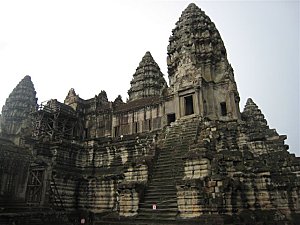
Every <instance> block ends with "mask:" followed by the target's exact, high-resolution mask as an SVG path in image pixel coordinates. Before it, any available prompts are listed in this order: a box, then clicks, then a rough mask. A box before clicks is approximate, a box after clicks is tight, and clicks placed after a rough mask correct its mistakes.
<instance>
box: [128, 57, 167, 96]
mask: <svg viewBox="0 0 300 225" xmlns="http://www.w3.org/2000/svg"><path fill="white" fill-rule="evenodd" d="M130 84H131V87H130V89H129V90H128V95H129V101H133V100H136V99H140V98H145V97H151V96H157V95H160V94H161V93H162V90H163V88H164V87H165V86H166V81H165V79H164V77H163V74H162V72H161V71H160V68H159V66H158V65H157V63H156V62H155V60H154V59H153V57H152V55H151V53H150V52H149V51H147V52H146V53H145V55H144V57H143V58H142V60H141V62H140V63H139V66H138V67H137V69H136V72H135V73H134V74H133V79H132V81H131V82H130Z"/></svg>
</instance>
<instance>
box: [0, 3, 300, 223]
mask: <svg viewBox="0 0 300 225" xmlns="http://www.w3.org/2000/svg"><path fill="white" fill-rule="evenodd" d="M167 63H168V73H169V83H170V87H167V86H166V82H165V80H164V78H163V74H162V73H161V72H160V69H159V67H158V65H157V64H156V63H155V61H154V59H153V58H152V56H151V54H150V53H149V52H147V53H146V54H145V56H144V57H143V59H142V61H141V62H140V64H139V67H138V68H137V70H136V73H135V74H134V75H133V80H132V81H131V87H130V89H129V91H128V93H129V101H128V102H123V100H122V97H121V96H118V97H117V98H116V99H115V100H114V101H113V102H110V101H108V99H107V95H106V92H105V91H101V92H100V93H99V94H98V95H96V96H95V97H94V98H91V99H87V100H85V99H81V98H80V97H79V95H78V94H76V92H75V90H74V89H70V91H69V92H68V95H67V97H66V99H65V101H64V103H61V102H59V101H57V100H55V99H52V100H50V101H49V102H47V103H46V104H45V105H41V106H40V107H39V108H37V107H36V98H35V91H34V88H33V84H32V82H31V80H30V77H28V76H26V77H25V78H24V79H23V80H22V81H21V82H20V83H19V85H18V86H17V87H16V89H15V90H14V91H13V92H12V94H11V95H10V97H9V98H8V99H7V102H6V104H5V106H4V107H3V110H2V116H1V136H2V138H1V139H0V160H1V161H0V208H1V210H2V209H3V210H2V211H0V223H1V222H2V221H4V222H5V223H12V221H13V220H15V221H17V222H19V223H20V221H22V223H23V224H31V223H33V222H35V223H39V224H43V223H44V222H43V221H49V217H51V215H52V214H51V213H53V211H52V210H55V212H56V213H55V215H56V216H57V217H60V218H61V220H60V221H59V219H57V218H56V217H55V216H53V219H52V222H51V223H49V224H58V223H59V222H61V224H67V221H68V220H69V221H71V220H72V221H73V222H74V221H77V222H78V221H80V220H79V219H82V218H85V219H86V221H88V222H89V223H91V224H92V221H96V222H97V224H106V225H108V224H122V221H125V222H127V224H135V223H136V224H138V223H139V222H141V223H147V224H148V223H149V224H150V223H151V224H161V223H166V224H189V225H190V224H205V225H208V224H218V225H223V224H242V225H246V224H285V225H291V224H299V219H300V199H299V196H300V179H299V177H300V159H299V158H298V157H295V155H293V154H290V153H289V152H288V151H287V150H288V146H287V145H285V143H284V141H285V139H286V136H285V135H279V134H278V133H277V132H276V130H275V129H270V128H269V126H268V123H267V121H266V119H265V118H264V115H263V113H262V112H261V110H260V109H259V108H258V106H257V105H256V104H255V103H254V101H253V100H252V99H248V101H247V103H246V106H245V108H244V111H243V112H240V110H239V94H238V91H237V87H236V83H235V80H234V75H233V70H232V68H231V65H230V64H229V62H228V60H227V56H226V50H225V47H224V44H223V41H222V39H221V37H220V34H219V32H218V30H217V29H216V27H215V25H214V24H213V23H212V22H211V20H210V19H209V17H208V16H206V15H205V13H204V12H203V11H202V10H201V9H199V8H198V7H197V6H196V5H195V4H190V5H189V6H188V7H187V9H185V10H184V11H183V13H182V15H181V17H180V19H179V21H178V22H177V23H176V27H175V29H174V30H173V32H172V36H171V37H170V39H169V46H168V62H167ZM30 118H31V120H30ZM29 121H31V122H32V127H28V124H30V123H28V122H29ZM24 124H25V125H26V126H25V125H24ZM25 128H26V129H25ZM10 140H12V141H14V143H13V142H11V141H10ZM16 140H22V142H20V141H16ZM20 143H22V146H20ZM6 201H8V202H9V204H7V202H6ZM24 206H30V208H26V207H25V208H24ZM29 209H30V210H29ZM48 209H50V210H48ZM40 212H43V213H42V214H39V213H40ZM61 212H64V213H61ZM11 213H13V214H11ZM12 215H13V216H12ZM14 218H16V219H14ZM161 221H163V222H161ZM4 222H3V223H4ZM44 224H45V223H44Z"/></svg>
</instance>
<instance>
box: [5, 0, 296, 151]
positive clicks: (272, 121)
mask: <svg viewBox="0 0 300 225" xmlns="http://www.w3.org/2000/svg"><path fill="white" fill-rule="evenodd" d="M189 3H190V1H124V0H123V1H96V0H89V1H78V0H72V1H71V0H60V1H58V0H53V1H41V0H35V1H33V0H27V1H21V0H20V1H16V0H11V1H4V0H3V1H2V0H0V33H1V35H0V62H1V66H0V76H1V80H0V104H1V105H3V104H4V103H5V99H6V98H7V97H8V95H9V93H10V92H11V91H12V89H13V88H14V87H15V86H16V85H17V83H18V82H19V81H20V80H21V79H22V78H23V77H24V76H25V75H27V74H28V75H30V76H31V77H32V80H33V82H34V84H35V88H36V91H37V96H38V98H39V102H41V101H45V100H49V99H51V98H56V99H58V100H59V101H63V100H64V98H65V96H66V95H67V93H68V90H69V89H70V88H75V90H76V92H77V93H78V94H79V95H80V97H82V98H85V99H88V98H92V97H93V96H94V95H95V94H98V93H99V92H100V91H101V90H105V91H106V92H107V94H108V97H109V100H114V99H115V98H116V97H117V95H118V94H121V95H122V97H123V100H126V97H127V90H128V89H129V85H130V80H131V78H132V75H133V73H134V72H135V69H136V67H137V66H138V63H139V62H140V60H141V58H142V57H143V55H144V54H145V52H146V51H150V52H151V53H152V55H153V57H154V59H155V60H156V62H157V63H158V64H159V66H160V68H161V70H162V72H163V73H164V74H165V75H166V77H165V78H166V79H167V66H166V57H167V54H166V52H167V45H168V38H169V36H170V35H171V31H172V29H173V28H174V27H175V23H176V22H177V20H178V18H179V17H180V15H181V12H182V11H183V10H184V9H185V8H186V7H187V5H188V4H189ZM194 3H196V4H197V5H198V6H199V7H200V8H201V9H202V10H204V11H205V12H206V14H207V15H208V16H209V17H210V18H211V20H212V21H213V22H214V23H215V24H216V27H217V29H218V30H219V32H220V34H221V36H222V38H223V41H224V43H225V47H226V49H227V53H228V58H229V61H230V63H231V64H232V67H233V69H234V71H235V78H236V82H237V85H238V90H239V93H240V97H241V104H240V107H241V110H243V108H244V105H245V102H246V99H247V98H248V97H251V98H253V100H254V101H255V102H256V103H257V105H258V106H259V107H260V109H261V110H262V112H263V113H264V115H265V117H266V118H267V120H268V123H269V126H270V127H271V128H276V129H277V131H278V133H280V134H287V135H288V140H287V144H289V145H290V151H291V152H294V153H296V154H297V155H298V156H300V148H299V117H300V115H299V111H300V106H299V104H300V103H299V102H300V100H299V61H300V60H299V26H300V23H299V2H298V1H215V2H214V1H213V2H212V1H194Z"/></svg>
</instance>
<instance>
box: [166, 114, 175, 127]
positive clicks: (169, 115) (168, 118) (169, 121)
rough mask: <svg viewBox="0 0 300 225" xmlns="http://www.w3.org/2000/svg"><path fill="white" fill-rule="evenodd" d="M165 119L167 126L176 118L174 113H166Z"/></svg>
mask: <svg viewBox="0 0 300 225" xmlns="http://www.w3.org/2000/svg"><path fill="white" fill-rule="evenodd" d="M167 120H168V126H169V125H170V124H171V123H173V122H175V120H176V117H175V113H172V114H168V115H167Z"/></svg>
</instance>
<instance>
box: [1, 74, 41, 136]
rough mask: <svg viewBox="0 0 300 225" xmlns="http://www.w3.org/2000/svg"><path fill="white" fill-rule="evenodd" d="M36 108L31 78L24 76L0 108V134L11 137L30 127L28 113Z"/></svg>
mask: <svg viewBox="0 0 300 225" xmlns="http://www.w3.org/2000/svg"><path fill="white" fill-rule="evenodd" d="M36 107H37V98H36V92H35V89H34V85H33V83H32V81H31V77H30V76H28V75H26V76H25V77H24V78H23V79H22V80H21V81H20V82H19V83H18V85H17V86H16V87H15V88H14V89H13V91H12V92H11V94H10V95H9V97H8V98H7V99H6V102H5V105H4V106H3V108H2V118H1V133H2V136H7V137H11V136H14V135H17V134H20V133H21V128H27V127H29V126H30V122H29V121H27V119H28V117H29V113H30V112H31V111H33V110H35V108H36Z"/></svg>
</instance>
